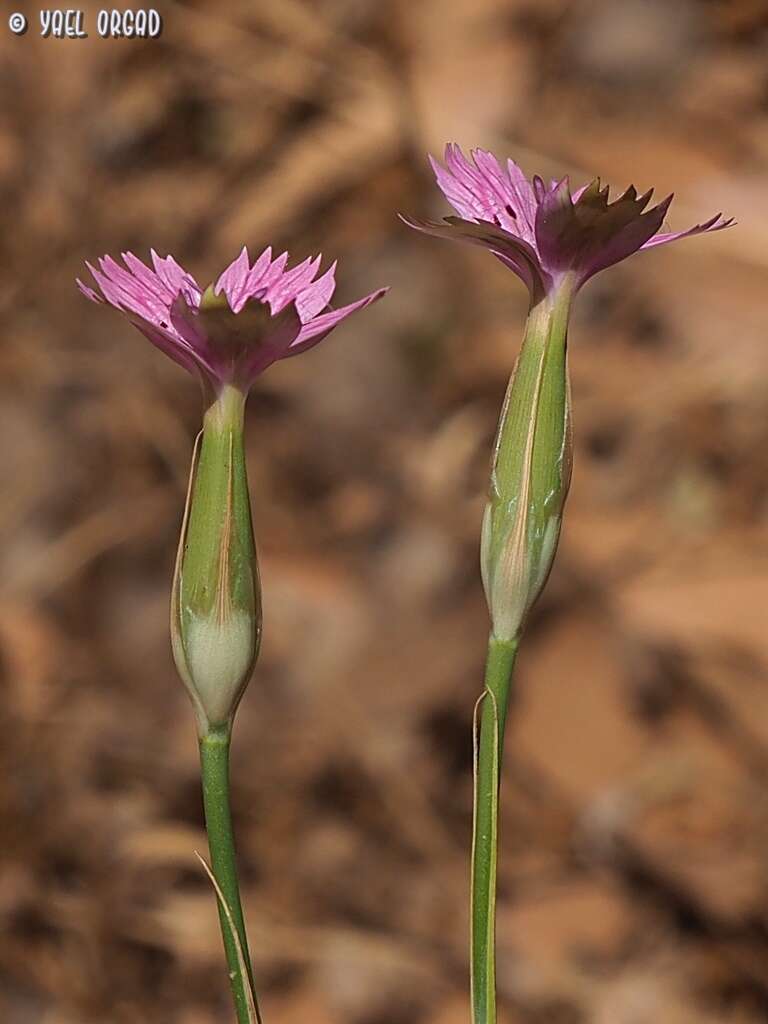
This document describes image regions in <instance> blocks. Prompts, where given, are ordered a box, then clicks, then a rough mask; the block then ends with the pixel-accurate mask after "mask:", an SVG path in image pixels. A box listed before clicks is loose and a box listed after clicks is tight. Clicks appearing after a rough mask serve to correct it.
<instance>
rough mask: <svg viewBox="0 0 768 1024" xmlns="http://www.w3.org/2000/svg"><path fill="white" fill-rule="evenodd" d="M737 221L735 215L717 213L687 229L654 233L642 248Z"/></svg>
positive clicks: (688, 236)
mask: <svg viewBox="0 0 768 1024" xmlns="http://www.w3.org/2000/svg"><path fill="white" fill-rule="evenodd" d="M735 223H736V219H735V218H734V217H728V218H726V217H724V216H723V215H722V213H717V214H715V216H714V217H710V218H709V220H706V221H704V223H703V224H694V226H693V227H692V228H688V230H687V231H671V232H667V233H665V234H657V235H654V236H653V238H650V239H649V240H648V241H647V242H644V243H643V244H642V245H641V246H640V248H641V249H653V248H654V247H655V246H657V245H666V244H667V243H668V242H676V241H677V240H678V238H690V237H691V236H692V235H703V234H705V233H706V232H707V231H722V230H723V228H729V227H732V225H734V224H735Z"/></svg>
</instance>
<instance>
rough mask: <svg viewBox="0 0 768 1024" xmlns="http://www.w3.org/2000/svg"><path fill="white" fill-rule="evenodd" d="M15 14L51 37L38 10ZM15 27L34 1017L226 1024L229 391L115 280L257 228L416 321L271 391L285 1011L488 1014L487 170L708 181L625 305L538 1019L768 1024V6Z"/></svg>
mask: <svg viewBox="0 0 768 1024" xmlns="http://www.w3.org/2000/svg"><path fill="white" fill-rule="evenodd" d="M15 6H17V7H18V6H22V5H20V4H16V5H15ZM12 9H13V6H12V5H8V6H7V11H6V12H5V13H4V14H3V20H2V22H0V47H1V49H0V77H1V81H2V100H0V177H1V179H2V192H3V204H2V214H1V216H2V230H1V231H0V236H1V237H0V247H1V248H2V268H3V272H2V275H1V276H0V311H1V313H2V339H1V340H0V394H1V396H2V397H1V402H0V436H2V446H1V447H0V452H1V454H0V481H2V486H1V487H0V531H1V533H2V544H1V550H0V559H1V563H0V651H1V655H2V673H3V681H2V700H1V701H0V721H1V722H2V737H3V738H2V744H1V745H0V759H1V767H0V832H1V833H2V843H1V844H0V1020H2V1021H3V1024H28V1022H29V1024H33V1022H34V1024H37V1022H40V1024H91V1022H97V1021H98V1022H115V1024H136V1022H144V1021H147V1022H163V1024H213V1022H222V1021H228V1020H230V1019H231V1011H230V1008H229V1003H228V993H227V988H226V976H225V972H224V968H223V965H222V959H221V954H220V948H219V936H218V931H217V922H216V919H215V907H214V899H213V897H212V894H211V892H210V890H209V887H208V884H207V882H206V880H205V879H204V878H203V877H202V874H201V871H200V870H199V867H198V866H197V864H196V862H195V860H194V858H193V850H195V849H199V850H204V849H205V839H204V835H203V832H202V830H201V812H200V799H199V791H198V776H197V765H196V748H195V738H194V729H193V722H192V716H191V713H190V708H189V706H188V703H187V698H186V696H185V694H184V692H183V690H182V688H181V686H180V684H179V683H178V681H177V680H176V677H175V674H174V670H173V667H172V664H171V659H170V655H169V650H168V640H167V624H166V616H167V601H168V585H169V578H170V574H171V569H172V561H173V556H174V548H175V543H176V537H177V530H178V527H179V519H180V514H181V507H182V502H183V494H184V488H185V483H186V473H187V466H188V459H189V456H190V450H191V444H192V439H193V437H194V435H195V432H196V431H197V429H198V425H199V417H200V408H199V397H198V394H197V391H196V388H195V385H194V384H193V382H192V381H191V380H190V379H189V378H187V377H185V375H184V374H183V372H182V371H181V370H179V369H178V368H176V367H175V366H174V365H172V364H171V363H170V362H169V361H168V360H166V359H164V358H163V357H162V356H161V355H160V354H159V353H158V352H157V351H155V350H154V349H153V348H152V347H151V346H150V345H149V344H147V342H146V341H145V340H144V339H143V338H141V337H140V336H139V335H138V334H137V333H135V332H134V331H133V330H132V329H131V328H130V327H129V326H128V325H127V324H126V323H124V322H123V321H122V320H121V319H120V318H119V317H118V316H117V315H116V314H113V313H111V312H109V311H105V310H99V309H96V308H95V307H93V306H91V305H89V304H88V303H86V302H85V301H84V300H83V299H81V298H80V297H79V296H78V294H77V293H76V291H75V289H74V286H73V278H74V277H75V276H76V275H77V274H78V273H80V270H81V264H82V261H83V259H85V258H90V259H93V258H94V257H96V256H98V255H99V254H101V253H102V252H105V251H110V252H113V253H118V252H119V251H120V250H121V249H132V250H134V251H135V252H137V253H138V254H140V255H142V256H145V255H146V254H147V252H148V249H149V247H150V246H154V247H156V248H157V249H158V250H160V251H161V252H166V251H171V252H173V253H174V254H175V256H176V257H177V258H178V259H179V260H181V261H182V262H183V263H184V264H185V265H186V266H188V267H189V268H190V269H191V270H192V272H193V273H195V274H196V275H197V276H198V277H199V279H200V280H201V282H203V283H205V282H207V281H208V280H210V279H211V278H213V277H215V276H216V275H217V274H218V273H219V271H220V270H221V268H222V267H223V266H224V265H225V263H227V262H229V261H230V260H231V259H232V258H233V256H234V255H235V254H236V252H237V251H238V249H239V247H240V246H241V245H242V244H243V242H247V243H248V244H249V246H250V247H251V252H252V253H255V252H258V251H259V250H260V248H261V247H263V246H264V245H265V244H267V242H271V243H273V244H274V245H285V246H287V247H289V248H290V250H291V252H292V254H294V256H295V257H296V258H303V257H304V256H306V255H308V254H310V253H312V252H315V251H316V250H318V249H320V248H322V250H323V251H325V252H327V253H328V254H329V255H330V256H331V257H336V256H337V257H339V259H340V269H339V272H338V280H339V290H338V294H337V298H338V299H339V301H348V300H351V299H352V298H355V297H357V296H358V295H359V294H362V293H363V292H364V291H369V290H372V289H373V288H375V287H377V286H379V285H382V284H389V285H391V286H392V291H391V293H390V295H389V296H388V297H387V299H386V300H384V301H383V302H381V303H380V304H379V305H377V306H376V307H374V308H372V309H370V310H367V311H366V312H365V313H364V314H360V315H359V316H357V317H356V318H355V319H353V320H351V321H348V322H347V323H346V324H345V325H344V326H343V327H341V328H340V329H339V330H338V331H337V332H336V334H335V335H334V336H333V337H332V338H331V339H329V340H328V341H326V342H324V343H323V344H322V345H321V346H319V347H318V348H317V349H315V350H314V351H313V352H312V353H311V354H308V355H306V356H303V357H302V358H300V359H296V360H290V361H286V362H284V363H281V364H280V365H278V366H274V367H273V368H272V369H270V371H269V372H268V373H267V374H266V376H264V377H263V378H262V380H260V381H259V382H258V384H257V386H256V388H255V391H254V394H253V396H252V399H251V403H250V413H249V427H248V429H249V469H250V474H251V485H252V494H253V500H254V507H255V515H256V520H257V531H258V540H259V545H260V550H261V557H262V565H263V582H264V603H265V613H266V618H265V634H264V647H263V654H262V657H261V661H260V664H259V666H258V670H257V672H256V675H255V678H254V680H253V683H252V685H251V687H250V690H249V692H248V694H247V696H246V698H245V700H244V703H243V706H242V710H241V713H240V716H239V719H238V723H237V729H236V738H235V753H234V779H235V789H234V803H235V811H236V817H237V827H238V835H239V840H240V845H241V851H242V861H243V877H244V884H245V891H246V897H247V910H248V914H249V925H250V932H251V936H252V947H253V953H254V958H255V967H256V973H257V976H258V978H259V980H260V989H261V993H262V1000H263V1006H264V1010H265V1016H266V1019H267V1021H268V1022H270V1024H331V1022H333V1024H464V1022H466V1021H467V1019H468V1008H467V977H466V947H467V938H466V930H467V913H466V905H467V858H468V844H469V828H470V806H471V788H470V787H471V780H470V775H471V738H470V734H471V716H472V706H473V703H474V701H475V698H476V697H477V695H478V693H479V690H480V686H481V673H482V660H483V654H484V647H485V637H486V630H487V618H486V612H485V608H484V602H483V598H482V594H481V588H480V584H479V579H478V571H477V546H478V530H479V522H480V516H481V511H482V505H483V492H484V489H485V486H486V480H487V471H488V455H489V446H490V443H491V439H492V436H493V432H494V426H495V422H496V417H497V414H498V410H499V406H500V402H501V398H502V395H503V391H504V387H505V383H506V378H507V376H508V373H509V370H510V367H511V364H512V361H513V359H514V355H515V351H516V347H517V344H518V339H519V337H520V333H521V328H522V323H523V318H524V314H525V296H524V291H523V289H522V287H521V286H520V285H519V283H518V282H517V281H516V280H515V279H514V278H513V277H512V275H510V274H509V273H507V272H506V271H505V270H504V268H503V267H501V265H499V264H497V263H496V262H495V261H494V260H493V259H491V258H490V257H489V256H487V255H486V254H485V253H482V252H479V251H476V250H472V249H469V248H467V249H466V250H465V249H464V248H462V247H459V246H455V247H454V246H451V245H449V244H448V243H440V242H437V241H434V240H431V239H424V238H421V237H420V236H417V235H416V234H414V233H412V232H409V231H408V230H407V229H406V228H405V227H403V226H402V225H401V224H400V223H399V222H398V221H397V220H396V218H395V211H396V210H406V211H409V212H411V213H414V214H417V215H426V216H430V215H431V216H434V215H441V214H444V213H447V212H449V211H448V208H447V205H446V204H445V203H444V202H443V200H442V198H441V197H440V196H439V194H438V193H437V191H436V189H435V188H434V186H433V184H432V181H431V177H430V174H429V173H428V167H427V165H426V161H425V153H426V152H427V151H428V150H432V151H433V152H439V151H440V150H441V148H442V145H443V143H444V142H445V141H446V140H448V139H453V140H456V141H458V142H460V143H462V144H463V145H465V146H472V145H483V146H486V147H488V148H492V149H495V150H496V151H497V152H499V154H500V155H506V154H511V155H514V156H516V157H517V159H518V160H519V161H520V162H521V163H522V165H523V166H524V167H525V168H526V170H528V171H529V172H534V171H539V172H541V173H542V174H544V175H545V176H549V175H551V174H560V173H563V172H570V173H571V174H572V176H573V179H574V181H575V183H576V184H579V183H581V181H583V180H585V179H586V178H588V177H589V176H592V175H595V174H600V175H601V176H602V177H603V178H604V180H607V181H610V182H612V183H614V184H615V185H616V186H622V187H623V186H625V185H626V184H628V183H629V181H634V183H635V184H636V185H637V186H638V187H639V188H643V189H644V188H646V187H648V186H650V185H655V186H656V187H657V189H658V190H659V194H660V195H663V194H666V193H667V192H668V191H670V190H672V189H674V190H675V191H676V192H677V200H676V202H675V204H674V205H673V208H672V211H671V215H670V221H669V223H670V227H671V228H672V229H677V228H682V227H686V226H688V225H689V224H690V223H693V222H695V221H697V220H702V219H704V218H706V217H708V216H709V215H710V214H713V213H715V212H717V211H718V210H721V209H722V210H724V211H725V212H726V213H728V214H731V215H735V216H736V217H737V219H738V221H739V224H738V226H737V227H735V228H733V229H731V230H729V231H726V232H722V233H720V234H718V235H714V236H711V237H708V238H699V239H694V240H690V241H686V242H682V243H680V244H679V246H675V247H670V248H668V249H665V250H661V251H658V252H655V253H652V254H643V255H639V256H636V257H634V258H632V259H631V260H629V261H628V262H627V263H625V264H623V265H622V266H620V267H618V268H615V269H613V270H611V271H609V272H606V273H605V274H603V275H602V276H600V277H599V278H597V279H596V280H595V281H594V282H593V283H592V284H591V285H590V286H589V287H588V288H587V289H586V290H585V292H584V293H583V295H582V296H581V297H580V300H579V303H578V309H577V312H576V315H575V320H574V323H573V329H572V333H571V365H572V373H573V392H574V408H575V428H576V464H575V476H574V483H573V489H572V493H571V499H570V503H569V507H568V514H567V521H566V526H565V530H564V536H563V541H562V546H561V551H560V555H559V559H558V563H557V567H556V569H555V572H554V574H553V577H552V579H551V582H550V585H549V587H548V589H547V591H546V594H545V596H544V598H543V600H542V601H541V604H540V606H539V607H538V609H537V611H536V613H535V615H534V616H533V619H532V622H531V625H530V630H529V633H528V635H527V638H526V642H525V645H524V649H523V653H522V655H521V659H520V666H519V675H518V678H519V698H518V701H517V705H516V708H515V712H514V715H513V719H512V722H511V726H510V729H511V735H510V740H509V747H508V756H507V759H506V764H505V766H504V772H505V788H504V793H503V859H502V863H501V869H500V890H501V896H500V906H499V945H500V952H499V989H500V1000H501V1002H502V1003H503V1020H504V1022H505V1024H550V1022H551V1024H555V1022H557V1024H580V1022H585V1024H586V1022H590V1024H689V1022H690V1024H693V1022H694V1021H695V1022H697V1024H716V1022H721V1024H722V1022H733V1024H754V1022H758V1021H766V1020H768V898H767V897H768V893H767V891H766V890H767V889H768V801H767V799H766V788H767V784H768V689H767V688H766V674H765V672H766V659H767V658H768V640H767V639H766V634H765V605H766V597H768V592H767V588H766V583H765V580H766V544H765V541H766V512H767V510H768V505H767V503H766V496H767V495H766V471H765V466H766V446H767V445H768V417H767V416H766V384H767V383H768V357H767V355H766V343H767V342H768V323H767V322H766V321H767V319H768V318H767V317H766V312H765V310H766V301H767V297H768V257H766V252H767V251H768V228H767V227H766V213H767V212H768V181H767V179H766V168H767V167H768V63H767V62H766V53H767V52H768V6H766V4H765V3H764V2H761V0H742V2H734V3H727V2H717V0H711V2H700V3H694V2H693V0H674V2H671V0H619V2H617V0H592V2H581V3H577V2H564V0H517V2H510V3H502V2H500V0H398V2H392V3H376V2H374V0H328V2H324V3H321V4H315V3H313V2H311V0H258V2H252V0H240V2H238V0H226V2H220V3H213V2H210V3H202V2H200V3H197V4H189V5H187V4H176V3H164V4H162V6H161V7H160V9H161V10H162V13H163V15H164V18H165V30H164V34H163V37H162V39H160V40H158V41H152V42H127V41H124V40H123V41H115V42H107V41H104V40H101V39H99V38H97V37H96V35H95V12H96V9H97V8H96V6H95V5H91V7H90V8H89V9H88V10H89V16H90V17H89V27H90V29H91V32H92V35H91V38H89V39H88V40H87V41H81V42H74V41H66V42H65V41H57V40H53V39H48V40H43V39H40V38H39V35H38V34H37V30H36V25H35V21H34V19H35V18H36V16H37V8H36V7H33V8H29V9H27V14H28V15H29V16H30V17H31V18H32V19H33V26H32V29H31V30H30V31H29V32H28V33H27V35H26V36H24V37H23V38H16V37H13V36H12V35H11V34H10V32H8V31H7V29H6V22H5V19H6V17H7V13H8V12H10V11H11V10H12Z"/></svg>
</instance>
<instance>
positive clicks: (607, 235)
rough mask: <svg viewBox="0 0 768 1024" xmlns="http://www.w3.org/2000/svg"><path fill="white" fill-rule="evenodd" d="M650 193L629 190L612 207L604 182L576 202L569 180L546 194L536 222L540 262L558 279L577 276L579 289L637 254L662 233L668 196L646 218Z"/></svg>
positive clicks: (589, 189) (583, 193)
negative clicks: (597, 275)
mask: <svg viewBox="0 0 768 1024" xmlns="http://www.w3.org/2000/svg"><path fill="white" fill-rule="evenodd" d="M650 197H651V192H646V193H645V194H644V195H642V196H638V195H637V192H636V190H635V189H634V188H633V187H632V186H630V187H629V188H628V189H627V190H626V192H624V193H623V194H622V195H621V196H619V198H618V199H616V200H615V201H614V202H613V203H609V202H608V189H607V187H601V186H600V181H599V179H596V180H595V181H593V182H592V183H591V184H590V185H589V186H588V187H587V188H586V189H583V190H582V191H581V193H580V195H579V197H578V199H577V200H576V201H574V200H573V199H572V197H571V194H570V190H569V187H568V180H567V178H564V179H563V180H562V181H561V182H560V183H559V184H557V185H556V187H555V188H553V189H550V190H548V191H546V193H545V194H544V197H543V199H542V202H541V205H540V206H539V211H538V215H537V218H536V243H537V248H538V251H539V254H540V256H541V261H542V263H543V264H544V266H545V267H546V268H547V269H548V270H549V271H550V273H552V274H553V275H554V276H557V275H559V274H563V273H566V272H568V271H573V272H574V273H575V274H576V276H577V280H578V283H579V284H583V282H584V281H586V280H587V279H588V278H590V277H591V276H592V275H593V274H596V273H597V272H598V271H599V270H603V269H604V268H605V267H609V266H611V265H612V264H614V263H618V262H619V261H620V260H623V259H625V258H626V257H627V256H630V255H631V254H632V253H633V252H637V250H638V249H640V248H641V246H642V245H643V244H644V243H645V242H647V241H648V239H649V238H650V237H651V236H652V235H653V234H654V233H655V232H656V231H658V229H659V227H660V225H661V223H662V222H663V220H664V216H665V214H666V211H667V209H668V207H669V204H670V202H671V201H672V197H671V196H669V197H668V198H667V199H665V200H664V201H663V202H661V203H659V204H658V206H655V207H653V208H652V209H651V210H649V211H648V212H647V213H644V212H643V211H644V209H645V207H646V206H647V204H648V201H649V199H650Z"/></svg>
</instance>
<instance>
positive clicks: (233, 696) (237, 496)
mask: <svg viewBox="0 0 768 1024" xmlns="http://www.w3.org/2000/svg"><path fill="white" fill-rule="evenodd" d="M244 407H245V396H244V395H243V394H242V392H240V391H239V390H238V389H236V388H233V387H225V388H223V389H222V390H221V392H220V393H219V394H218V396H217V397H216V398H215V400H214V401H213V402H212V403H211V405H210V407H209V408H208V410H207V412H206V414H205V420H204V425H203V432H202V435H201V437H200V438H199V439H198V444H197V446H196V450H195V456H194V459H193V464H192V471H191V475H190V485H189V491H188V494H187V505H186V509H185V515H184V524H183V527H182V534H181V539H180V542H179V551H178V555H177V559H176V572H175V578H174V586H173V599H172V606H171V637H172V644H173V653H174V659H175V661H176V667H177V669H178V671H179V674H180V675H181V677H182V679H183V681H184V683H185V685H186V687H187V689H188V690H189V693H190V696H191V697H192V701H193V703H194V705H195V711H196V713H197V717H198V724H199V727H200V730H201V734H202V735H204V734H205V733H206V732H207V731H209V730H210V729H211V728H220V727H222V726H227V725H229V724H230V723H231V720H232V717H233V715H234V713H235V710H236V708H237V705H238V703H239V700H240V697H241V696H242V694H243V691H244V689H245V687H246V685H247V683H248V679H249V677H250V674H251V671H252V668H253V664H254V662H255V660H256V655H257V653H258V646H259V638H260V633H261V596H260V586H259V574H258V565H257V561H256V550H255V545H254V540H253V527H252V524H251V508H250V500H249V495H248V479H247V474H246V466H245V450H244V444H243V414H244Z"/></svg>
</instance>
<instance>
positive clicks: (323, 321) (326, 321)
mask: <svg viewBox="0 0 768 1024" xmlns="http://www.w3.org/2000/svg"><path fill="white" fill-rule="evenodd" d="M388 291H389V288H379V289H378V290H377V291H375V292H371V294H370V295H366V296H365V298H362V299H358V300H357V302H350V304H349V305H348V306H342V307H341V309H330V310H328V312H327V313H323V314H322V315H321V316H316V317H315V318H314V320H310V322H309V323H308V324H304V325H303V326H302V328H301V331H300V332H299V336H298V337H297V338H296V340H295V341H294V342H293V344H292V345H291V346H290V348H289V349H288V351H287V352H286V353H285V354H286V356H297V355H298V354H299V353H300V352H306V350H307V349H308V348H312V346H313V345H316V344H317V343H318V342H319V341H322V340H323V338H325V337H327V335H328V334H330V332H331V331H332V330H333V329H334V327H336V326H337V325H338V324H340V323H341V321H342V320H346V318H347V317H348V316H350V315H351V314H352V313H355V312H356V311H357V310H358V309H365V307H366V306H370V305H371V303H372V302H378V300H379V299H380V298H382V297H383V296H384V295H386V294H387V292H388Z"/></svg>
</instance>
